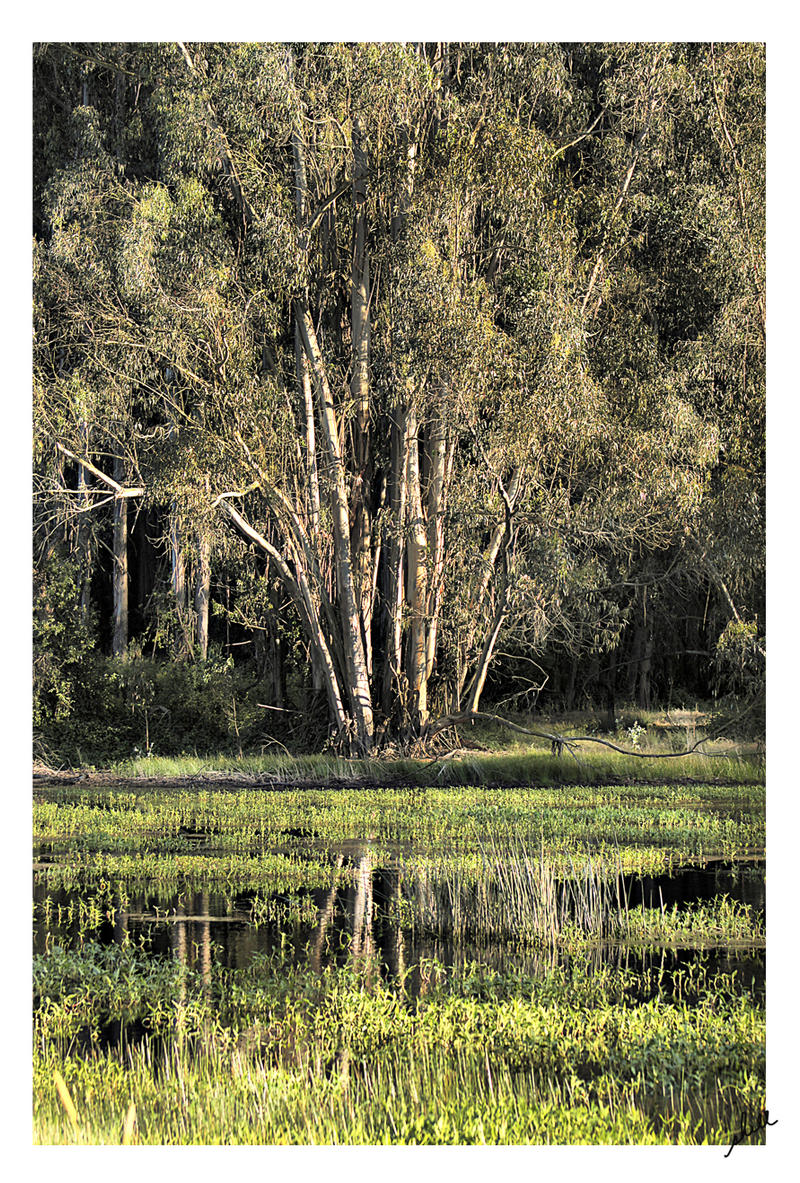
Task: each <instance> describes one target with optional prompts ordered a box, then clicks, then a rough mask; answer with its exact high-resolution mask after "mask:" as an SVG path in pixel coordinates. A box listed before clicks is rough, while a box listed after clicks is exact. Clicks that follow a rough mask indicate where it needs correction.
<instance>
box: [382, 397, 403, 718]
mask: <svg viewBox="0 0 800 1183" xmlns="http://www.w3.org/2000/svg"><path fill="white" fill-rule="evenodd" d="M407 436H408V418H407V416H406V415H405V413H404V412H403V411H402V410H398V412H397V415H396V417H395V418H394V419H393V420H392V426H391V471H390V476H389V511H390V512H389V519H388V522H387V525H386V545H385V550H386V555H387V563H386V566H387V572H388V574H387V580H386V589H385V605H386V656H385V666H384V671H383V710H384V713H385V714H386V715H387V716H388V715H389V714H390V713H391V710H392V706H393V703H394V702H395V701H396V696H397V694H398V692H399V689H400V686H399V681H400V673H401V670H402V665H403V602H404V590H403V587H404V577H403V576H404V564H403V560H404V557H405V523H406V505H407V500H408V479H407V473H408V465H407V458H408V442H407Z"/></svg>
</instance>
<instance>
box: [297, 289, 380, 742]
mask: <svg viewBox="0 0 800 1183" xmlns="http://www.w3.org/2000/svg"><path fill="white" fill-rule="evenodd" d="M295 315H296V317H297V320H298V323H299V325H300V333H301V336H302V338H303V348H304V349H305V351H306V353H307V355H308V360H309V363H310V365H311V373H312V376H313V379H314V392H315V396H316V407H317V414H318V416H319V419H320V423H321V426H322V433H323V438H324V441H325V451H326V465H327V468H328V470H329V473H330V489H331V510H332V517H333V544H334V555H335V561H336V586H337V591H338V595H339V610H340V616H341V624H342V634H343V635H342V640H343V647H344V656H345V664H346V667H347V680H348V690H349V692H350V699H351V705H352V710H353V720H354V723H355V728H356V735H355V740H356V746H357V747H358V749H359V750H360V751H362V752H366V751H369V749H370V748H371V747H372V740H373V719H372V699H371V694H370V686H369V675H368V673H367V664H366V657H365V653H364V642H363V637H362V632H361V615H360V612H359V609H358V604H357V602H356V594H355V586H354V581H353V568H352V562H351V553H350V523H349V514H348V504H347V487H346V484H345V473H344V463H343V461H342V452H341V446H340V443H339V430H338V425H337V422H336V413H335V411H334V406H333V394H332V392H331V389H330V386H329V384H328V378H327V373H326V370H325V364H324V362H323V360H322V354H321V353H320V349H319V344H318V342H317V336H316V332H315V330H314V324H313V322H312V320H311V315H310V313H309V311H308V309H307V308H306V307H305V306H304V305H303V304H302V303H301V301H299V300H296V301H295Z"/></svg>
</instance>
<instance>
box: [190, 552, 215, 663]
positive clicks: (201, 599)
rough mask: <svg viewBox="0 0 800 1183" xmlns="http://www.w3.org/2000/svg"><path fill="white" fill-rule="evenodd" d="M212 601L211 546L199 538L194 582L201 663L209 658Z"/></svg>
mask: <svg viewBox="0 0 800 1183" xmlns="http://www.w3.org/2000/svg"><path fill="white" fill-rule="evenodd" d="M210 600H211V546H210V544H209V542H208V539H207V538H205V537H204V536H203V535H202V534H198V536H197V569H196V571H195V581H194V610H195V613H196V615H197V633H196V644H197V652H198V655H199V657H200V660H201V661H205V660H206V657H207V656H208V605H209V602H210Z"/></svg>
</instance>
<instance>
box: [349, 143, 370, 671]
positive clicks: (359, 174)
mask: <svg viewBox="0 0 800 1183" xmlns="http://www.w3.org/2000/svg"><path fill="white" fill-rule="evenodd" d="M366 196H367V159H366V154H365V153H364V150H363V147H362V141H361V131H360V128H359V126H358V123H356V124H355V126H354V128H353V204H354V207H355V221H354V225H353V265H352V274H351V326H352V342H353V344H352V369H353V377H352V379H351V381H350V393H351V395H352V397H353V403H354V405H355V424H354V434H355V439H354V447H353V453H354V462H355V473H354V480H353V489H352V510H351V518H352V522H353V526H352V531H351V535H350V538H351V547H352V553H353V578H354V581H355V588H356V599H357V601H358V607H359V612H360V615H361V630H362V634H363V641H364V655H365V660H366V666H367V671H368V673H369V674H371V673H372V518H371V505H370V503H371V487H372V471H371V470H372V440H371V432H370V393H369V295H370V275H369V254H368V252H367V218H366Z"/></svg>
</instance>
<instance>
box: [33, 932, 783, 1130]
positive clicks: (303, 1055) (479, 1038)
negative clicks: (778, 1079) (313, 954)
mask: <svg viewBox="0 0 800 1183" xmlns="http://www.w3.org/2000/svg"><path fill="white" fill-rule="evenodd" d="M35 982H36V991H37V999H38V1006H37V1010H36V1021H35V1031H34V1035H35V1039H34V1046H35V1056H34V1096H35V1101H34V1130H35V1140H36V1141H37V1142H41V1143H70V1144H72V1143H77V1144H85V1143H93V1144H96V1143H116V1144H118V1143H119V1142H120V1141H121V1140H122V1133H123V1124H124V1119H125V1117H126V1115H127V1114H129V1113H130V1107H131V1105H132V1104H133V1105H135V1112H136V1117H137V1126H136V1133H135V1138H136V1140H138V1141H139V1142H140V1143H142V1144H156V1145H160V1144H167V1145H170V1144H173V1145H174V1144H180V1145H187V1144H211V1143H226V1144H265V1143H278V1144H280V1143H302V1144H339V1143H351V1144H359V1143H371V1144H381V1143H392V1144H402V1145H406V1144H412V1145H413V1144H425V1143H433V1144H443V1143H459V1144H482V1143H490V1144H503V1143H525V1142H533V1143H569V1144H579V1143H592V1144H598V1143H615V1144H620V1143H622V1144H625V1143H636V1144H658V1143H674V1142H679V1143H682V1144H697V1143H715V1144H724V1143H728V1142H729V1141H730V1137H731V1134H732V1132H733V1131H734V1130H735V1129H736V1128H737V1120H738V1118H739V1115H740V1114H741V1113H742V1112H743V1111H746V1110H748V1109H749V1110H751V1111H753V1110H757V1109H758V1108H759V1107H762V1106H763V1100H764V1092H763V1067H764V1013H763V1008H762V1007H761V1006H760V1004H758V1003H757V1002H756V1001H754V1000H753V999H752V998H751V997H749V996H747V995H742V994H736V993H734V992H733V991H732V990H731V988H730V981H729V980H728V979H726V978H720V977H714V976H710V977H704V976H703V975H700V978H699V979H698V981H697V982H696V990H697V994H696V997H697V1004H694V1003H689V1002H687V1001H685V1000H680V999H676V998H674V997H673V998H671V999H666V998H665V997H662V996H658V997H655V998H652V999H650V1000H649V1001H648V1002H646V1003H642V1004H640V1005H638V1006H631V1004H630V997H631V991H632V990H634V989H635V987H636V981H635V976H634V975H632V974H631V973H629V972H626V971H610V970H607V971H604V972H600V973H594V974H592V975H582V974H575V973H571V974H565V973H564V972H563V971H559V970H555V971H553V972H552V973H550V974H548V975H547V976H545V977H543V978H539V979H532V978H527V977H525V975H524V974H505V975H499V974H493V973H492V972H491V971H488V970H487V969H486V968H485V967H481V966H478V965H472V966H469V967H467V969H466V970H465V971H464V972H462V973H453V972H450V973H448V971H446V970H445V968H444V967H443V966H429V967H428V988H427V991H426V992H425V993H424V994H423V995H422V996H421V997H418V998H417V999H415V1000H414V1001H413V1003H411V1004H409V1002H407V1001H406V1000H405V999H404V998H403V995H402V993H400V992H398V991H397V990H396V989H393V988H391V987H390V986H388V985H386V984H385V983H383V982H382V981H381V979H380V977H379V976H373V977H370V976H369V975H368V974H367V972H366V970H365V968H364V967H363V966H361V967H356V968H353V967H346V968H340V969H336V968H333V967H329V968H328V969H326V970H325V971H324V972H323V973H322V974H320V975H311V974H309V973H308V972H304V971H301V970H299V969H298V968H297V967H295V966H292V965H291V964H287V963H283V962H281V961H280V959H278V958H271V959H259V960H256V961H255V962H254V963H253V964H252V965H251V966H250V968H249V969H248V970H240V971H230V970H225V969H223V968H222V967H219V966H214V967H213V969H212V971H211V972H210V974H207V975H202V974H200V973H196V972H193V971H192V970H190V969H187V968H185V967H182V966H180V965H179V964H176V963H175V962H174V961H171V960H168V959H162V960H153V959H152V958H147V959H146V958H143V957H141V956H140V955H138V954H137V953H136V952H135V950H132V949H128V950H123V951H122V952H120V951H119V950H117V951H116V953H115V956H114V957H113V958H112V957H110V956H109V954H108V951H104V950H101V949H99V948H97V947H96V946H88V947H87V948H86V949H85V950H84V951H83V952H82V953H81V954H80V955H78V954H75V953H71V954H68V953H65V952H61V953H58V954H56V953H53V954H51V955H50V957H49V958H45V959H39V960H37V962H36V964H35ZM109 1016H113V1017H114V1018H115V1019H116V1021H117V1022H121V1023H125V1022H127V1023H128V1024H129V1025H131V1026H132V1025H133V1023H134V1020H136V1021H138V1023H139V1027H138V1028H137V1030H138V1031H139V1033H140V1034H139V1035H138V1036H137V1038H136V1039H135V1040H134V1041H133V1042H130V1043H127V1044H126V1043H125V1042H124V1041H123V1042H122V1043H120V1044H117V1045H116V1046H114V1045H111V1046H104V1044H103V1040H102V1038H101V1031H102V1028H103V1024H106V1023H107V1021H108V1017H109ZM142 1030H143V1031H144V1034H141V1032H142ZM55 1073H59V1074H60V1075H61V1076H62V1077H63V1080H64V1082H65V1084H66V1086H67V1089H68V1092H69V1096H70V1098H71V1101H72V1104H73V1105H74V1109H75V1121H74V1122H73V1121H72V1120H71V1119H70V1117H69V1114H68V1113H67V1111H66V1109H65V1106H64V1104H63V1102H62V1100H61V1099H60V1098H59V1094H58V1090H57V1089H56V1087H55V1084H54V1080H55Z"/></svg>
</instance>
